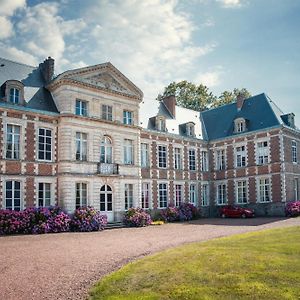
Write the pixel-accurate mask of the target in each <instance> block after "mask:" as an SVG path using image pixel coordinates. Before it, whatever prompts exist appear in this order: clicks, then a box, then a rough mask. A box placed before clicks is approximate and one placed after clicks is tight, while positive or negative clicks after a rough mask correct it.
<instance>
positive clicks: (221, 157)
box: [216, 149, 226, 171]
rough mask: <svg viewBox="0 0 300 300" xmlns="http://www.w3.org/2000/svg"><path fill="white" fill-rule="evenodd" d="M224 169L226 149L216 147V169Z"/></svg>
mask: <svg viewBox="0 0 300 300" xmlns="http://www.w3.org/2000/svg"><path fill="white" fill-rule="evenodd" d="M225 169H226V150H225V149H216V170H217V171H222V170H225Z"/></svg>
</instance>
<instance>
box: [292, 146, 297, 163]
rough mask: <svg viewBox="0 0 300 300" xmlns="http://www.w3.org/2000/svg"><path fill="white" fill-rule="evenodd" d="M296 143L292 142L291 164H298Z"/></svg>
mask: <svg viewBox="0 0 300 300" xmlns="http://www.w3.org/2000/svg"><path fill="white" fill-rule="evenodd" d="M297 146H298V143H297V142H296V141H295V140H292V162H293V163H297V162H298V151H297Z"/></svg>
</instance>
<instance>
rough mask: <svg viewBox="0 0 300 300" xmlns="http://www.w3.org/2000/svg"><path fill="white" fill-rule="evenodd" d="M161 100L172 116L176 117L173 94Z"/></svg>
mask: <svg viewBox="0 0 300 300" xmlns="http://www.w3.org/2000/svg"><path fill="white" fill-rule="evenodd" d="M162 102H163V103H164V105H165V106H166V108H167V109H168V111H169V112H170V114H171V115H172V117H173V118H174V119H175V118H176V97H175V96H174V95H170V96H167V97H165V98H163V99H162Z"/></svg>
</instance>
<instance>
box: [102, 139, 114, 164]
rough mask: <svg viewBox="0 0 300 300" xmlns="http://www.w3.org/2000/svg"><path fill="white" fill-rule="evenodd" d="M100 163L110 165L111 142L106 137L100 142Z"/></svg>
mask: <svg viewBox="0 0 300 300" xmlns="http://www.w3.org/2000/svg"><path fill="white" fill-rule="evenodd" d="M100 162H101V163H106V164H111V163H112V141H111V139H110V138H109V137H108V136H104V137H103V139H102V141H101V148H100Z"/></svg>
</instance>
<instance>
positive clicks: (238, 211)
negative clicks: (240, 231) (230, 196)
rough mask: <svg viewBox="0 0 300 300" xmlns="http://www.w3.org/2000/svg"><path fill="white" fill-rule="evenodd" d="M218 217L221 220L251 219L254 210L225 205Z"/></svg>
mask: <svg viewBox="0 0 300 300" xmlns="http://www.w3.org/2000/svg"><path fill="white" fill-rule="evenodd" d="M220 216H221V217H222V218H227V217H231V218H252V217H254V210H253V209H250V208H243V207H239V206H234V205H226V206H223V207H221V208H220Z"/></svg>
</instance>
